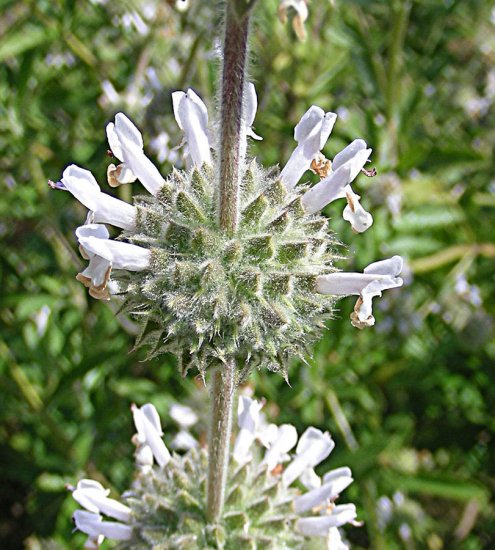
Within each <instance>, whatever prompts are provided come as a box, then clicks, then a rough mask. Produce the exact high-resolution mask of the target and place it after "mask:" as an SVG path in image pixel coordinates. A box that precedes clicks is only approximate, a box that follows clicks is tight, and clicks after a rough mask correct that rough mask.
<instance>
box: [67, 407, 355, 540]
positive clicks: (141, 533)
mask: <svg viewBox="0 0 495 550" xmlns="http://www.w3.org/2000/svg"><path fill="white" fill-rule="evenodd" d="M261 408H262V404H261V403H260V402H258V401H256V400H253V399H251V398H249V397H246V396H241V397H240V399H239V405H238V409H239V410H238V426H239V431H238V435H237V438H236V441H235V445H234V448H233V450H232V452H231V455H230V475H229V480H230V485H229V486H228V487H227V497H226V506H225V511H224V514H223V516H222V518H221V521H220V523H219V524H218V525H208V523H207V522H206V520H205V509H204V508H205V502H206V495H205V486H206V460H207V450H206V449H199V445H198V444H196V445H195V446H193V447H192V448H191V449H190V450H189V451H187V452H186V453H185V454H184V455H182V456H181V455H178V454H175V453H173V454H171V453H170V452H169V450H168V449H167V447H166V446H165V443H164V442H163V439H162V435H163V434H162V429H161V424H160V419H159V417H158V414H157V411H156V409H155V408H154V407H153V405H150V404H146V405H143V406H142V407H137V406H135V405H133V407H132V414H133V417H134V423H135V426H136V434H135V435H134V437H133V443H134V445H135V446H136V452H135V457H136V467H137V475H136V478H135V481H134V483H133V485H132V487H131V489H130V490H129V491H127V492H126V493H125V494H124V495H122V499H123V500H124V501H125V502H126V504H123V503H122V502H119V501H118V500H114V499H112V498H109V497H108V494H109V491H108V490H105V489H104V488H103V486H102V485H101V484H100V483H98V482H96V481H92V480H89V479H83V480H81V481H79V483H78V484H77V486H76V487H75V488H74V487H71V488H70V489H71V490H72V496H73V498H74V500H76V501H77V503H78V504H79V505H80V506H81V507H82V508H84V510H76V512H75V513H74V522H75V525H76V528H77V529H79V530H80V531H82V532H83V533H86V534H87V535H88V539H87V541H86V545H85V548H86V549H88V550H89V549H95V548H98V547H99V545H100V544H101V543H102V541H103V539H104V538H105V537H107V538H109V539H114V540H118V541H120V545H119V548H122V549H124V548H125V549H133V550H141V549H143V550H144V549H148V548H152V547H155V546H156V547H157V548H158V547H160V548H184V549H185V548H187V549H193V548H197V549H201V548H223V547H224V546H225V547H227V548H231V547H232V548H234V547H239V548H270V547H271V548H278V549H284V548H287V549H288V548H290V549H296V548H311V547H312V542H311V541H312V540H314V537H318V539H316V540H319V541H321V540H322V539H323V540H325V541H326V544H327V547H328V548H331V549H332V550H335V549H338V550H344V549H346V548H347V545H346V544H345V543H344V542H343V541H342V538H341V533H340V531H339V527H341V526H342V525H344V524H346V523H355V519H356V508H355V506H354V505H353V504H335V501H336V499H337V498H338V496H339V494H340V493H341V492H342V491H343V490H344V489H346V488H347V487H348V486H349V485H350V484H351V483H352V481H353V479H352V474H351V471H350V469H349V468H346V467H342V468H337V469H335V470H331V471H329V472H328V473H326V474H325V475H324V476H323V478H320V477H319V476H318V475H317V474H316V473H315V471H314V468H315V467H316V466H317V465H318V464H320V463H321V462H322V461H324V460H325V459H326V458H327V457H328V456H329V454H330V453H331V451H332V449H333V448H334V446H335V444H334V442H333V440H332V438H331V437H330V435H329V434H328V433H326V432H325V433H324V432H322V431H320V430H318V429H316V428H312V427H311V428H308V429H307V430H306V431H305V432H304V433H303V434H302V436H301V437H300V438H299V440H298V436H297V432H296V429H295V428H294V426H292V425H290V424H284V425H282V426H277V425H275V424H267V423H266V421H265V420H264V418H263V415H262V414H261V413H260V410H261ZM176 412H177V411H176ZM185 412H186V415H190V411H185ZM196 443H197V442H196ZM294 448H295V452H294V454H291V452H292V451H293V449H294ZM110 518H111V519H110ZM114 520H116V521H114ZM316 547H318V548H321V542H320V544H319V545H318V546H315V548H316Z"/></svg>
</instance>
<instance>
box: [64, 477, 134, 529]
mask: <svg viewBox="0 0 495 550" xmlns="http://www.w3.org/2000/svg"><path fill="white" fill-rule="evenodd" d="M88 481H90V480H83V482H82V483H81V482H79V483H78V484H77V488H76V489H75V490H74V491H73V492H72V498H73V499H74V500H75V501H76V502H78V503H79V504H80V505H81V506H83V507H84V508H86V509H87V510H89V511H90V512H93V513H103V514H105V515H107V516H110V517H112V518H115V519H119V520H121V521H124V522H128V521H129V520H130V517H131V509H130V508H129V507H128V506H125V505H124V504H122V503H121V502H119V501H118V500H114V499H113V498H108V496H107V494H108V491H105V489H104V488H103V487H102V486H101V485H100V484H98V485H99V487H98V486H92V485H90V484H88V483H87V482H88Z"/></svg>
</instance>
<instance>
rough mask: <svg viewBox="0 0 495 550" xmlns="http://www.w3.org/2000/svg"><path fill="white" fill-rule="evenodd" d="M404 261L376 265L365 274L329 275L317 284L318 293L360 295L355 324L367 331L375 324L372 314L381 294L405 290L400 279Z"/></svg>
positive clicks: (391, 261) (398, 259)
mask: <svg viewBox="0 0 495 550" xmlns="http://www.w3.org/2000/svg"><path fill="white" fill-rule="evenodd" d="M402 266H403V260H402V258H401V257H400V256H393V257H392V258H389V259H388V260H382V261H380V262H375V263H372V264H370V265H369V266H368V267H366V268H365V269H364V271H363V273H330V274H329V275H320V276H319V277H318V278H317V280H316V290H317V291H318V292H320V293H321V294H330V295H333V296H348V295H350V294H356V295H359V298H358V300H357V302H356V305H355V307H354V313H353V314H352V315H351V321H352V324H353V325H354V326H355V327H357V328H364V327H368V326H372V325H374V324H375V318H374V317H373V313H372V300H373V298H374V297H376V296H381V295H382V291H384V290H387V289H389V288H397V287H400V286H402V283H403V281H402V279H401V278H400V277H399V276H398V275H399V274H400V272H401V271H402Z"/></svg>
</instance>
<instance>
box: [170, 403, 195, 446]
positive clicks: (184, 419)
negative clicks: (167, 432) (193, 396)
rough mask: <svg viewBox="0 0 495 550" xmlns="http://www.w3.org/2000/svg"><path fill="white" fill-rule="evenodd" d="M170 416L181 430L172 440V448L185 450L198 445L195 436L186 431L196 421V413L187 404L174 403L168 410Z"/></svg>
mask: <svg viewBox="0 0 495 550" xmlns="http://www.w3.org/2000/svg"><path fill="white" fill-rule="evenodd" d="M169 414H170V417H171V418H172V420H173V421H174V422H176V423H177V424H178V425H179V426H180V428H181V430H180V431H179V432H178V433H177V434H176V435H175V437H174V439H173V440H172V444H171V446H172V448H173V449H177V450H181V451H187V450H189V449H192V448H194V447H197V446H198V441H197V440H196V438H195V437H194V436H193V435H192V434H191V433H190V432H189V431H188V430H189V428H191V427H192V426H194V424H196V423H197V422H198V415H197V414H196V413H195V412H194V411H193V410H192V409H191V407H188V406H187V405H181V404H180V403H174V404H173V405H172V406H171V407H170V410H169Z"/></svg>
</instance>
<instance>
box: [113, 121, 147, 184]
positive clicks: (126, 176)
mask: <svg viewBox="0 0 495 550" xmlns="http://www.w3.org/2000/svg"><path fill="white" fill-rule="evenodd" d="M116 119H117V120H119V123H120V124H121V125H122V127H123V131H124V130H125V132H126V134H127V137H128V141H129V142H131V143H134V145H135V146H136V147H137V148H138V149H140V150H141V151H142V150H143V137H142V135H141V132H140V131H139V130H138V129H137V128H136V126H134V124H133V123H132V122H131V121H130V120H129V119H128V118H127V117H126V116H125V115H124V114H123V113H119V114H118V115H117V116H116ZM106 132H107V138H108V145H109V146H110V149H111V151H112V153H113V155H114V157H115V158H117V159H118V160H120V161H121V162H122V164H119V165H118V166H115V164H110V165H109V166H108V168H107V177H108V183H109V185H111V186H112V187H117V186H119V185H121V184H124V183H132V182H133V181H136V175H135V174H134V172H133V171H132V170H131V167H130V166H129V165H128V164H126V162H125V161H124V156H125V155H124V151H123V146H124V147H125V143H121V142H120V139H119V136H118V135H117V132H116V130H115V124H114V123H113V122H109V123H108V124H107V127H106Z"/></svg>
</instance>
